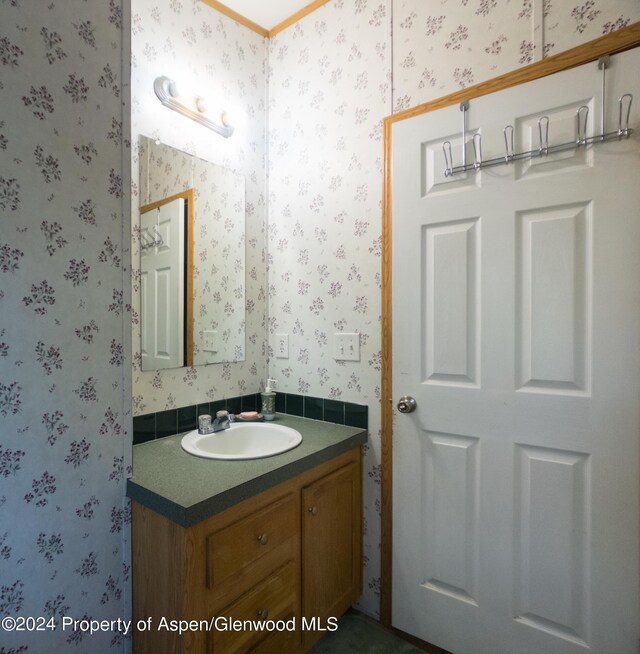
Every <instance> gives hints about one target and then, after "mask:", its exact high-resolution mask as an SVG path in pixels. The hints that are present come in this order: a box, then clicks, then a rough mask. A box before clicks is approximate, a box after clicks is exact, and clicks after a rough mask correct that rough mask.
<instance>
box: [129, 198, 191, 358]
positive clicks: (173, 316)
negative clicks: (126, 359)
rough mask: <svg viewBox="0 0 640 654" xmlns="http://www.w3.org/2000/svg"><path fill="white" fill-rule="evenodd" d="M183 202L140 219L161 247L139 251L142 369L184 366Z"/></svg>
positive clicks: (144, 230)
mask: <svg viewBox="0 0 640 654" xmlns="http://www.w3.org/2000/svg"><path fill="white" fill-rule="evenodd" d="M184 212H185V201H184V199H182V198H178V199H176V200H173V201H172V202H168V203H167V204H163V205H161V206H160V207H158V208H156V209H152V210H150V211H147V212H146V213H143V214H141V216H140V228H141V231H142V233H143V234H144V235H145V237H144V238H143V239H142V242H144V241H145V238H146V240H147V242H151V240H152V239H153V238H154V237H155V234H156V232H155V231H154V230H156V229H157V232H158V233H159V234H160V236H161V237H162V244H161V245H160V246H158V247H151V248H146V249H143V248H141V250H140V268H141V280H140V297H141V333H142V343H141V352H142V370H159V369H161V368H179V367H180V366H183V365H184V278H185V252H184V243H185V236H184V230H185V217H184Z"/></svg>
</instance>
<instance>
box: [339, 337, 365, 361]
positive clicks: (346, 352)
mask: <svg viewBox="0 0 640 654" xmlns="http://www.w3.org/2000/svg"><path fill="white" fill-rule="evenodd" d="M333 358H334V359H335V360H336V361H360V334H345V333H339V334H334V335H333Z"/></svg>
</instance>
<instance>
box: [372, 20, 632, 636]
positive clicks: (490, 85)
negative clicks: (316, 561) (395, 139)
mask: <svg viewBox="0 0 640 654" xmlns="http://www.w3.org/2000/svg"><path fill="white" fill-rule="evenodd" d="M638 46H640V22H637V23H633V24H632V25H629V26H628V27H625V28H622V29H620V30H618V31H616V32H612V33H611V34H607V35H606V36H602V37H600V38H597V39H594V40H593V41H589V42H587V43H584V44H583V45H579V46H577V47H575V48H571V49H570V50H566V51H565V52H561V53H559V54H557V55H553V56H552V57H549V58H547V59H543V60H542V61H539V62H536V63H534V64H531V65H529V66H525V67H523V68H518V69H517V70H514V71H512V72H510V73H506V74H504V75H499V76H498V77H494V78H493V79H490V80H487V81H485V82H480V83H479V84H475V85H474V86H470V87H469V88H466V89H463V90H461V91H456V92H455V93H450V94H449V95H445V96H443V97H441V98H438V99H436V100H433V101H431V102H427V103H425V104H421V105H418V106H416V107H413V108H411V109H407V110H405V111H401V112H399V113H397V114H393V115H391V116H387V117H386V118H385V119H384V120H383V156H384V163H383V170H382V175H383V186H382V320H381V338H382V349H381V354H382V361H381V363H382V371H381V411H382V420H381V511H382V516H381V539H380V540H381V542H380V553H381V570H380V573H381V574H380V622H381V623H382V624H383V625H385V626H386V627H391V626H392V625H391V611H392V606H391V593H392V552H393V549H392V548H393V542H392V538H393V496H392V489H393V396H392V390H393V389H392V372H393V369H392V359H391V355H392V303H391V301H392V297H391V291H392V288H391V284H392V274H391V273H392V270H391V266H392V261H391V244H392V240H391V239H392V225H391V221H392V216H391V200H392V198H391V186H392V172H393V171H392V165H391V164H392V162H391V153H392V130H393V124H394V123H396V122H399V121H401V120H406V119H408V118H413V117H415V116H419V115H421V114H424V113H428V112H431V111H436V110H437V109H442V108H443V107H448V106H450V105H454V104H457V103H460V102H462V101H464V100H470V99H473V98H478V97H480V96H483V95H487V94H489V93H495V92H496V91H502V90H504V89H508V88H510V87H512V86H517V85H519V84H524V83H526V82H531V81H533V80H536V79H540V78H542V77H546V76H548V75H553V74H554V73H558V72H560V71H563V70H568V69H570V68H575V67H576V66H581V65H583V64H587V63H589V62H591V61H595V60H597V59H599V58H600V57H602V56H604V55H612V54H616V53H619V52H624V51H625V50H630V49H631V48H635V47H638Z"/></svg>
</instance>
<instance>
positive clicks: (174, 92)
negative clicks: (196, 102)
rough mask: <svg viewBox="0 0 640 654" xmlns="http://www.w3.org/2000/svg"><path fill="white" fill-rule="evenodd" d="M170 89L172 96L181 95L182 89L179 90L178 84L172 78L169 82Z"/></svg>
mask: <svg viewBox="0 0 640 654" xmlns="http://www.w3.org/2000/svg"><path fill="white" fill-rule="evenodd" d="M168 90H169V95H170V96H171V97H172V98H175V97H177V96H178V95H180V91H179V90H178V85H177V84H176V83H175V82H174V81H173V80H171V81H170V82H169V89H168Z"/></svg>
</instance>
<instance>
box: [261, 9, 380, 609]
mask: <svg viewBox="0 0 640 654" xmlns="http://www.w3.org/2000/svg"><path fill="white" fill-rule="evenodd" d="M390 35H391V4H390V1H389V0H383V1H366V0H358V1H356V2H355V3H354V2H350V1H343V0H334V1H333V2H331V3H329V4H327V5H324V6H323V7H321V8H320V9H318V10H317V11H315V12H313V13H312V14H310V15H309V16H307V17H306V18H305V19H304V20H302V21H300V22H298V23H296V24H295V25H294V26H293V27H291V28H290V29H288V30H286V31H284V32H281V33H280V34H278V35H277V36H276V37H275V38H273V39H272V40H271V42H270V50H269V66H270V71H269V101H270V102H269V227H268V239H269V240H268V250H269V256H268V263H269V272H268V280H269V339H270V341H269V354H270V356H271V357H272V358H270V360H269V376H270V377H273V378H275V379H277V380H278V381H279V384H278V388H279V389H280V390H281V391H285V392H289V393H300V394H308V395H313V396H317V397H327V398H333V399H337V400H343V401H347V402H358V403H362V404H368V405H369V426H370V429H369V438H370V440H369V443H368V445H367V447H366V456H365V462H364V533H365V542H364V562H365V569H364V595H363V597H362V600H361V602H360V608H361V609H362V610H364V611H366V612H367V613H370V614H374V615H375V614H377V611H378V596H379V588H380V576H379V566H380V564H379V558H380V557H379V543H380V518H379V512H380V493H379V490H380V489H379V484H380V436H379V431H380V407H379V402H380V335H379V332H380V274H381V273H380V270H381V267H380V245H381V242H380V202H381V195H380V193H381V179H382V178H381V175H382V159H381V158H382V130H381V122H380V121H381V118H382V117H384V116H386V115H388V114H389V113H391V43H390ZM338 332H358V333H359V334H360V361H358V362H352V361H335V360H334V359H333V338H334V334H335V333H338ZM279 333H288V334H289V358H288V359H279V358H273V352H274V348H275V339H276V336H275V335H276V334H279Z"/></svg>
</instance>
